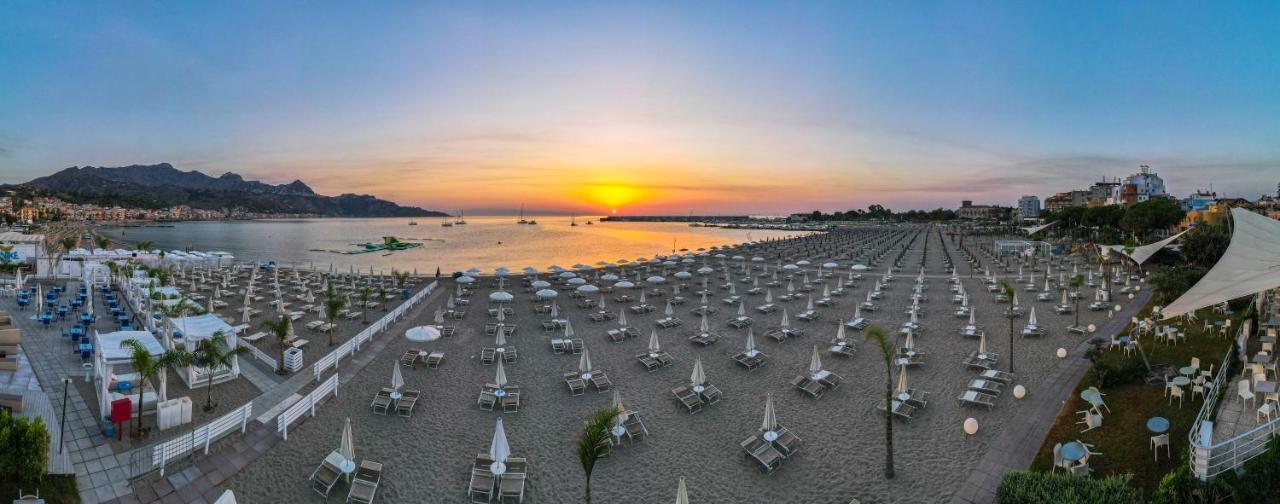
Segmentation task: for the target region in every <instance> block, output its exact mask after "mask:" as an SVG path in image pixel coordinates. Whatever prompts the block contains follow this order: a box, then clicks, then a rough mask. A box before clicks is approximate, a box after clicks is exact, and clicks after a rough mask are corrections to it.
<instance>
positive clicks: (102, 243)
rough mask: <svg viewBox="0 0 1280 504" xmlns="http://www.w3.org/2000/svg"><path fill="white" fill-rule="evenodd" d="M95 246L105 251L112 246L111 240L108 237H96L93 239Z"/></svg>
mask: <svg viewBox="0 0 1280 504" xmlns="http://www.w3.org/2000/svg"><path fill="white" fill-rule="evenodd" d="M93 246H95V247H97V248H100V249H105V248H107V247H109V246H111V240H108V239H107V237H105V236H95V237H93Z"/></svg>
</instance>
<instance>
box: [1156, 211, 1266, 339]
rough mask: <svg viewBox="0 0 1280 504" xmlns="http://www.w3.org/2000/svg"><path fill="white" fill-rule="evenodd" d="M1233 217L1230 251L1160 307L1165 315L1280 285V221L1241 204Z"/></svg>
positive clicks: (1164, 316) (1179, 313) (1187, 310)
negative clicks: (1193, 282)
mask: <svg viewBox="0 0 1280 504" xmlns="http://www.w3.org/2000/svg"><path fill="white" fill-rule="evenodd" d="M1231 218H1232V219H1234V229H1233V231H1232V233H1231V244H1230V245H1229V246H1227V251H1226V252H1225V253H1223V254H1222V258H1221V259H1218V263H1217V264H1215V265H1213V268H1212V269H1210V270H1209V272H1208V273H1206V274H1205V276H1204V278H1201V279H1200V281H1199V282H1196V284H1195V285H1194V286H1192V287H1191V289H1189V290H1187V292H1186V293H1184V294H1183V295H1182V296H1181V297H1179V298H1178V299H1176V300H1174V301H1173V302H1172V303H1169V306H1166V307H1164V308H1163V309H1161V310H1160V315H1161V316H1162V317H1163V318H1165V319H1168V318H1172V317H1176V316H1178V315H1182V314H1184V313H1187V312H1190V311H1195V310H1198V309H1200V308H1204V307H1206V306H1212V305H1215V304H1218V303H1223V302H1226V301H1230V300H1232V299H1235V298H1239V297H1243V296H1248V295H1250V294H1255V293H1258V292H1262V291H1264V290H1267V289H1273V288H1276V287H1280V221H1276V220H1274V219H1270V218H1267V217H1264V216H1262V215H1258V214H1256V213H1253V212H1250V211H1248V210H1242V209H1239V208H1233V209H1231Z"/></svg>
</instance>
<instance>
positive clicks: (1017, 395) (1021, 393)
mask: <svg viewBox="0 0 1280 504" xmlns="http://www.w3.org/2000/svg"><path fill="white" fill-rule="evenodd" d="M1026 396H1027V388H1026V387H1023V386H1022V385H1018V386H1016V387H1014V388H1013V398H1014V399H1022V398H1023V397H1026Z"/></svg>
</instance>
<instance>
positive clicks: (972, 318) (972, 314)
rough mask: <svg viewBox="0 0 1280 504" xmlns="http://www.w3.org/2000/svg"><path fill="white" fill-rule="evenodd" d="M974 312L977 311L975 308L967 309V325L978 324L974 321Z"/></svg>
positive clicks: (975, 318)
mask: <svg viewBox="0 0 1280 504" xmlns="http://www.w3.org/2000/svg"><path fill="white" fill-rule="evenodd" d="M975 313H977V310H969V325H978V324H977V323H976V322H975V320H977V317H976V315H975Z"/></svg>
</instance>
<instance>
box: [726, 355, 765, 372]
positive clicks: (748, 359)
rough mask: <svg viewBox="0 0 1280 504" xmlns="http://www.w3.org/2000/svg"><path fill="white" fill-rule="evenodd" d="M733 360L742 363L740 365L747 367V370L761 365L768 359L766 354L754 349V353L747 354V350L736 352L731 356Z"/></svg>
mask: <svg viewBox="0 0 1280 504" xmlns="http://www.w3.org/2000/svg"><path fill="white" fill-rule="evenodd" d="M733 361H734V362H737V363H738V364H740V365H742V367H745V368H747V370H748V371H749V370H752V369H755V368H758V367H763V366H764V365H765V363H766V362H767V361H768V356H766V355H765V354H764V353H763V352H760V351H756V352H755V355H748V354H747V352H738V353H737V354H735V355H734V356H733Z"/></svg>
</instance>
